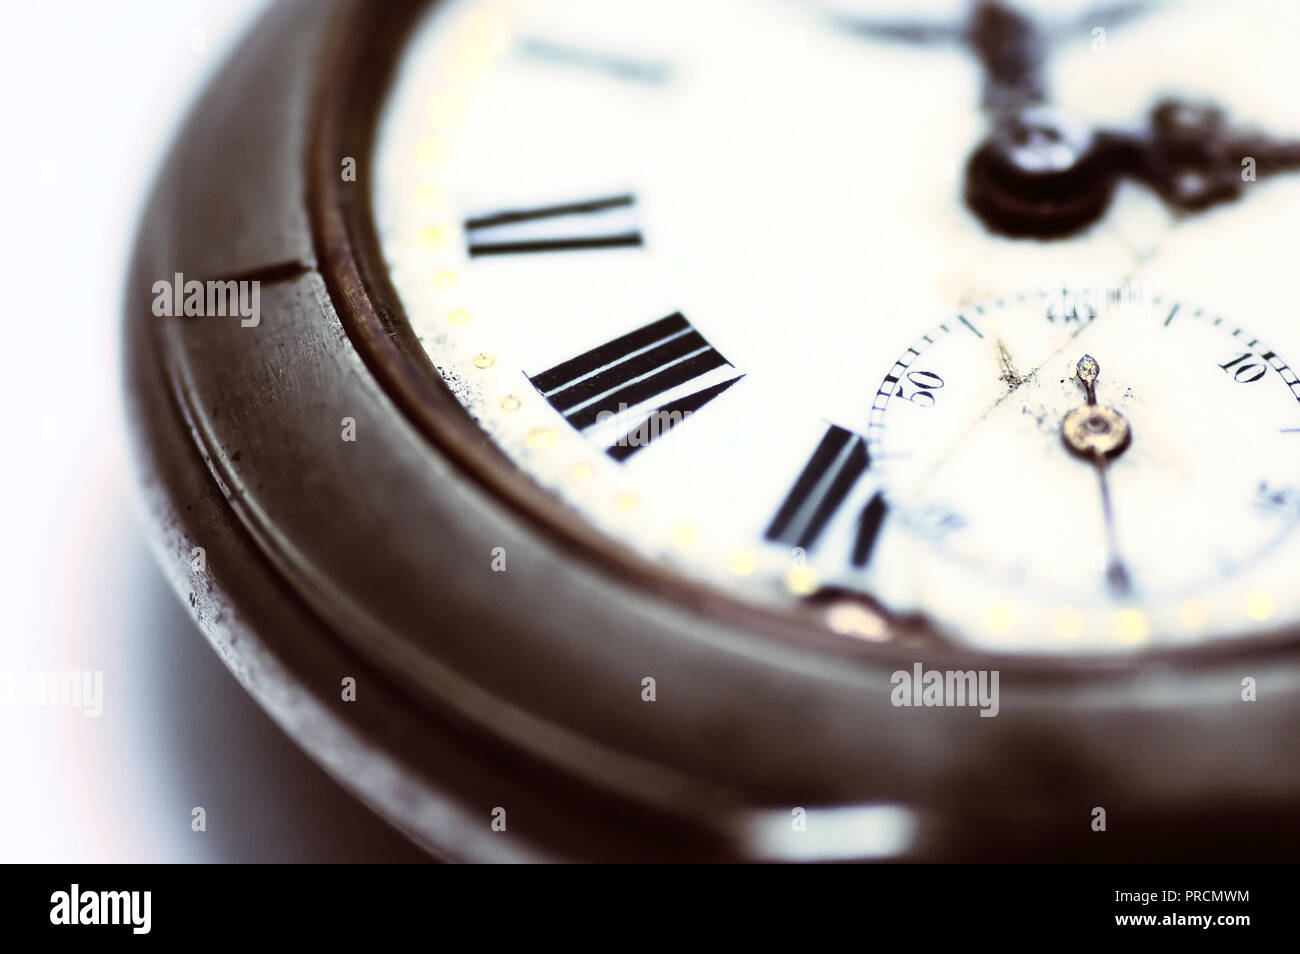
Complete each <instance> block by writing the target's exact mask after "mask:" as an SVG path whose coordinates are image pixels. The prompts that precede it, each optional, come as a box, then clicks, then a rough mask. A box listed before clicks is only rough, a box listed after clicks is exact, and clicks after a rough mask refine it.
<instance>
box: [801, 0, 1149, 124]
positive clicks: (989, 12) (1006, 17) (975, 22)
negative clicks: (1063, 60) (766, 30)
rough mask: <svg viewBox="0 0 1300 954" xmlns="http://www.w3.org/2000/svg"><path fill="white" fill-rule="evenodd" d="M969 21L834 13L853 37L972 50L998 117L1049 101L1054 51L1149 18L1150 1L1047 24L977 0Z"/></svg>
mask: <svg viewBox="0 0 1300 954" xmlns="http://www.w3.org/2000/svg"><path fill="white" fill-rule="evenodd" d="M971 6H972V11H971V14H970V16H969V17H968V18H966V19H965V20H957V21H948V22H943V21H929V22H927V21H925V20H904V19H892V18H891V19H884V18H878V17H871V16H867V15H858V14H850V13H844V12H840V11H836V12H832V13H830V14H828V15H827V16H828V19H829V20H830V22H831V23H832V24H833V25H834V26H835V27H836V28H837V29H839V30H841V31H843V32H844V33H846V34H849V35H851V36H860V37H863V38H865V39H872V40H887V41H895V42H901V43H912V44H917V45H926V46H933V45H938V44H941V43H944V44H954V45H955V44H961V45H965V46H968V47H970V49H971V50H972V51H973V52H974V53H975V55H976V57H977V58H978V59H979V61H980V64H981V65H982V66H983V67H984V93H983V104H984V107H985V108H986V109H989V110H991V111H993V112H1001V113H1005V112H1008V111H1011V110H1014V109H1017V108H1021V107H1024V106H1029V105H1036V104H1040V103H1043V102H1046V100H1047V95H1046V84H1045V82H1044V80H1043V77H1042V67H1043V63H1044V62H1045V61H1046V58H1047V51H1048V49H1049V48H1050V46H1051V45H1052V44H1053V43H1055V42H1057V41H1059V40H1064V39H1067V38H1070V37H1075V38H1079V37H1084V36H1091V32H1092V30H1093V29H1095V28H1097V27H1111V26H1115V25H1118V24H1119V23H1122V22H1123V21H1125V20H1128V19H1130V18H1132V17H1134V16H1136V15H1138V14H1141V13H1145V12H1146V11H1147V10H1148V9H1150V7H1151V6H1152V3H1151V2H1149V0H1116V2H1111V3H1098V4H1097V5H1095V6H1093V7H1091V8H1089V9H1088V10H1086V11H1084V12H1083V13H1081V14H1079V15H1078V16H1075V17H1071V18H1070V19H1068V20H1055V21H1049V22H1041V21H1039V20H1036V19H1035V18H1033V17H1032V16H1031V15H1030V14H1029V13H1028V12H1026V11H1025V10H1024V9H1023V8H1022V7H1018V6H1017V5H1015V4H1012V3H1009V2H1007V0H973V2H972V4H971Z"/></svg>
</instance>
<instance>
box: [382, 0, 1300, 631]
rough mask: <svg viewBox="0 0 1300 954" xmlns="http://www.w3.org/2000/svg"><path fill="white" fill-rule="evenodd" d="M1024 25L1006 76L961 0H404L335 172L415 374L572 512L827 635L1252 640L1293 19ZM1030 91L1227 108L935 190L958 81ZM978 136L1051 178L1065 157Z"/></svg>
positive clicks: (1155, 18) (1292, 353)
mask: <svg viewBox="0 0 1300 954" xmlns="http://www.w3.org/2000/svg"><path fill="white" fill-rule="evenodd" d="M1245 6H1249V7H1250V10H1247V9H1245ZM993 7H996V5H993ZM1032 9H1033V15H1034V16H1035V17H1036V21H1035V22H1036V24H1037V26H1036V27H1035V29H1036V30H1037V31H1038V33H1039V34H1040V35H1041V37H1042V38H1043V48H1044V49H1045V50H1046V51H1047V54H1046V56H1045V58H1044V60H1043V62H1042V64H1041V69H1040V70H1038V71H1037V72H1036V73H1035V74H1034V75H1033V77H1030V78H1029V79H1032V83H1030V85H1031V86H1032V87H1033V88H1032V89H1029V90H1028V91H1027V92H1026V90H1025V89H1020V88H1016V89H1012V90H1011V93H1010V94H1009V93H1008V88H1009V87H1007V86H1005V84H1004V85H1002V86H1000V85H999V75H1000V74H999V71H998V67H997V64H996V63H993V64H990V63H989V62H988V61H987V57H986V58H985V61H982V60H981V57H980V55H979V51H978V50H977V49H973V47H975V46H976V45H977V44H976V41H975V40H973V39H972V36H974V35H975V33H976V32H977V31H973V30H972V28H971V26H970V22H969V9H968V7H967V5H965V4H955V3H939V4H902V5H898V4H884V3H879V4H878V3H868V2H859V3H850V2H841V3H799V2H781V0H709V2H703V3H702V2H699V0H691V2H686V0H655V2H653V3H652V2H648V0H645V2H642V0H621V2H619V3H617V4H611V3H607V2H597V0H590V2H584V0H565V2H547V0H536V2H508V0H453V2H445V3H439V4H435V5H433V6H432V8H431V9H430V10H429V11H428V12H427V13H426V14H425V15H424V17H423V19H422V21H421V22H420V24H419V26H418V27H417V29H416V31H415V33H414V35H413V36H412V37H411V40H410V42H409V44H408V45H407V47H406V48H405V50H404V52H403V53H402V56H401V61H400V63H399V67H398V69H397V72H396V78H395V82H394V86H393V88H392V91H391V93H390V97H389V99H388V101H387V103H386V106H385V108H384V110H383V113H382V116H381V121H380V124H379V129H378V136H377V139H376V143H375V150H374V155H373V163H374V170H375V174H374V176H373V178H372V179H371V183H372V190H373V191H372V197H371V198H372V202H373V208H374V216H375V221H376V229H377V232H378V237H379V241H380V247H381V249H382V253H383V256H384V259H385V261H386V263H387V265H388V267H389V270H390V276H391V279H392V284H393V286H394V288H395V289H396V291H397V292H398V295H399V297H400V300H401V304H402V307H403V309H404V310H405V312H406V314H407V316H408V317H409V319H410V322H411V324H412V327H413V329H414V331H415V333H416V335H417V336H418V337H419V339H420V341H421V342H422V344H423V347H424V349H425V351H426V352H427V355H428V357H429V359H430V361H431V362H432V363H433V365H434V366H435V367H436V368H437V370H438V372H439V373H440V374H441V375H442V377H443V379H444V380H445V381H446V383H447V385H448V386H449V387H450V389H451V390H452V392H453V393H454V394H455V395H456V397H457V398H458V399H459V401H460V402H461V403H462V404H463V406H464V408H465V410H466V411H467V412H468V413H469V414H470V415H471V416H472V417H473V418H474V419H475V420H476V421H477V422H478V424H479V425H480V426H481V428H482V429H483V431H484V432H485V433H486V434H487V435H488V437H489V438H490V439H491V440H492V441H493V442H494V443H495V444H496V445H498V446H499V447H500V449H501V450H502V451H504V453H505V455H506V457H507V458H508V459H509V460H510V461H512V462H513V464H514V465H516V466H517V468H518V469H519V470H520V471H522V472H523V473H524V474H525V475H527V477H528V478H529V479H531V480H532V481H534V482H535V483H537V484H538V485H540V486H541V487H543V488H545V489H546V490H547V491H549V492H550V493H551V494H553V495H554V497H555V498H556V501H557V504H556V505H557V507H563V508H565V509H566V510H567V511H568V513H569V514H570V516H571V518H572V519H573V520H576V521H581V522H582V523H584V524H587V525H589V526H591V527H593V528H595V529H596V530H598V531H599V532H600V533H601V534H603V535H604V536H606V537H608V538H609V539H611V540H612V541H614V542H615V543H617V544H618V545H620V546H622V547H624V548H626V549H628V550H631V551H633V552H635V553H637V554H639V555H640V556H642V557H644V558H646V559H649V560H651V561H653V562H654V563H656V564H659V565H661V566H663V567H665V568H667V569H669V570H671V571H672V572H673V573H675V574H678V575H680V576H681V577H682V578H684V579H688V580H691V581H693V582H702V583H705V584H708V585H709V586H712V587H716V588H720V589H722V590H724V591H726V592H728V593H730V594H732V595H734V596H736V597H739V598H741V599H744V600H747V601H750V602H753V603H755V604H758V605H760V606H763V607H769V608H773V609H788V608H790V607H794V606H797V605H800V604H811V605H817V606H830V607H832V608H833V609H834V608H838V610H839V612H840V615H839V616H836V615H835V613H834V612H832V613H830V614H829V616H828V623H829V625H831V626H832V628H837V629H841V630H844V631H845V632H846V633H847V634H849V635H851V636H853V637H858V638H865V639H879V638H881V637H882V634H883V632H884V630H883V628H881V627H879V626H877V625H876V624H875V623H874V622H873V620H875V619H876V618H877V614H878V615H879V617H880V618H890V617H907V618H918V619H921V620H924V621H925V622H926V623H927V624H928V625H930V626H931V627H933V630H934V631H935V632H936V633H937V634H939V636H940V637H941V638H942V639H944V640H947V641H949V642H950V643H952V644H955V645H963V646H971V647H976V648H981V649H988V650H999V651H1009V652H1021V653H1041V654H1063V653H1064V654H1071V653H1081V654H1084V653H1098V652H1102V653H1117V652H1134V651H1138V650H1143V649H1147V648H1161V647H1164V648H1171V647H1173V648H1176V647H1186V646H1193V645H1200V644H1203V643H1205V644H1208V643H1220V642H1222V641H1223V640H1225V639H1246V638H1250V637H1253V636H1257V635H1261V634H1265V633H1269V632H1273V631H1277V630H1279V629H1284V628H1289V627H1293V626H1294V625H1295V624H1296V623H1297V622H1300V590H1297V588H1296V587H1295V585H1294V582H1295V579H1296V575H1297V573H1300V533H1297V532H1296V531H1297V524H1298V523H1300V379H1298V378H1297V372H1295V371H1293V370H1292V367H1293V365H1291V364H1289V363H1288V362H1290V361H1295V360H1300V330H1298V329H1300V306H1297V304H1296V295H1295V293H1294V289H1293V288H1292V282H1291V275H1292V272H1293V270H1294V264H1293V262H1294V229H1295V224H1294V223H1295V222H1296V221H1300V176H1290V175H1287V174H1285V168H1283V167H1284V166H1285V165H1286V163H1284V162H1282V161H1281V160H1278V159H1277V158H1276V155H1275V152H1276V150H1274V152H1269V151H1268V150H1269V149H1274V147H1275V146H1277V144H1278V143H1283V142H1285V141H1286V137H1289V136H1295V135H1300V119H1297V115H1296V112H1295V107H1294V104H1293V102H1292V101H1291V97H1290V95H1289V91H1292V90H1294V89H1296V88H1297V86H1298V85H1300V59H1297V58H1296V57H1295V55H1294V48H1295V35H1296V30H1297V28H1298V27H1300V21H1298V20H1297V14H1296V12H1295V8H1294V7H1293V6H1289V5H1288V4H1284V3H1278V2H1264V0H1261V2H1259V3H1257V4H1250V5H1237V6H1235V7H1234V14H1233V16H1232V17H1230V18H1225V17H1219V16H1217V15H1216V14H1217V11H1218V10H1219V9H1220V8H1219V7H1218V6H1217V5H1216V4H1213V3H1186V4H1166V5H1158V6H1155V5H1147V4H1127V5H1126V4H1119V5H1109V6H1106V7H1105V8H1104V9H1095V10H1094V9H1093V8H1092V5H1090V4H1077V3H1069V4H1061V3H1051V4H1042V5H1039V6H1036V7H1033V8H1032ZM1207 63H1213V64H1215V65H1214V68H1213V69H1209V68H1207V66H1206V64H1207ZM1022 79H1025V78H1024V77H1022ZM1029 79H1025V82H1027V83H1028V82H1029ZM1046 90H1050V102H1051V105H1052V107H1053V108H1055V109H1058V110H1060V111H1061V113H1063V114H1068V115H1069V116H1070V117H1072V120H1073V121H1074V122H1076V123H1077V124H1078V126H1079V128H1084V129H1087V130H1092V131H1097V130H1102V131H1106V135H1105V136H1102V137H1100V138H1098V139H1097V140H1096V141H1097V142H1104V143H1110V144H1113V142H1115V141H1118V140H1119V139H1121V138H1124V137H1128V138H1127V139H1124V141H1125V142H1129V141H1132V142H1144V143H1145V142H1148V140H1147V139H1143V138H1142V135H1143V133H1142V131H1143V130H1147V129H1149V128H1152V124H1155V128H1156V130H1157V134H1158V135H1166V138H1165V139H1159V138H1158V136H1157V141H1158V142H1159V143H1160V144H1162V145H1161V149H1163V151H1161V150H1157V149H1154V147H1153V149H1152V150H1149V155H1154V156H1157V157H1159V158H1161V159H1162V160H1168V159H1169V158H1170V157H1171V156H1172V157H1174V158H1175V159H1177V160H1178V161H1180V162H1181V161H1182V160H1183V158H1184V153H1181V152H1178V151H1177V150H1176V149H1174V148H1173V147H1169V148H1167V149H1165V148H1164V146H1165V145H1167V144H1168V143H1169V142H1175V145H1177V144H1178V143H1182V142H1183V140H1178V139H1177V129H1175V130H1174V132H1172V133H1170V132H1168V127H1169V125H1170V124H1174V125H1176V124H1177V122H1180V121H1184V120H1186V121H1187V122H1190V121H1191V120H1190V119H1188V118H1187V116H1186V115H1184V114H1185V112H1186V109H1190V107H1186V108H1183V107H1179V108H1178V109H1176V110H1174V111H1173V112H1169V111H1166V112H1160V111H1159V110H1157V112H1156V114H1155V118H1153V114H1152V107H1153V105H1154V104H1156V103H1158V102H1159V101H1161V99H1162V98H1163V97H1168V96H1178V97H1181V98H1182V99H1180V100H1179V102H1183V103H1186V102H1198V103H1199V102H1200V101H1201V99H1203V98H1205V97H1211V96H1212V97H1213V99H1214V101H1215V102H1216V103H1217V104H1218V107H1219V108H1220V109H1221V110H1222V112H1221V113H1219V112H1212V113H1204V112H1203V113H1198V114H1196V116H1198V117H1199V118H1200V119H1201V120H1202V122H1203V123H1207V122H1211V121H1212V122H1213V123H1214V124H1218V123H1219V122H1220V121H1221V122H1222V123H1223V124H1225V128H1226V125H1227V124H1231V125H1232V128H1234V129H1235V128H1238V127H1240V128H1242V129H1247V128H1248V129H1251V130H1256V131H1257V133H1256V134H1255V138H1254V139H1251V138H1249V137H1247V136H1246V135H1245V134H1244V133H1243V134H1242V136H1238V137H1236V138H1233V137H1232V136H1226V135H1224V136H1220V137H1219V138H1218V139H1216V140H1215V141H1216V142H1219V143H1221V144H1225V145H1222V148H1221V149H1220V150H1219V154H1216V156H1215V157H1214V162H1215V165H1214V166H1213V170H1214V176H1208V175H1207V174H1205V173H1204V168H1203V166H1193V167H1191V168H1190V171H1185V172H1178V173H1177V174H1174V172H1171V171H1170V169H1168V168H1166V166H1164V165H1159V166H1158V165H1156V164H1155V163H1154V160H1151V161H1147V160H1143V161H1142V162H1138V163H1137V164H1135V165H1134V166H1133V167H1132V168H1130V169H1127V170H1126V171H1127V172H1131V173H1133V174H1131V175H1118V174H1117V175H1115V176H1114V177H1111V178H1105V179H1104V182H1103V184H1104V188H1103V187H1102V186H1097V187H1095V188H1091V187H1090V188H1084V189H1079V190H1077V192H1076V193H1071V196H1072V198H1071V201H1070V202H1069V203H1061V204H1059V205H1058V206H1053V207H1052V208H1051V209H1050V210H1048V211H1044V209H1045V203H1044V202H1043V201H1042V195H1041V193H1036V192H1034V190H1033V188H1032V183H1031V187H1030V188H1028V190H1027V192H1026V195H1028V198H1025V195H1021V194H1017V195H1015V196H1013V197H1012V198H1006V196H1003V195H1002V194H1001V193H999V192H998V191H997V188H1000V186H997V187H996V188H995V186H987V188H985V187H983V186H981V187H979V188H978V189H977V188H976V187H975V186H972V184H971V183H972V181H976V180H974V179H972V176H973V175H974V173H972V171H971V169H974V168H976V167H975V166H971V167H969V168H968V157H969V156H970V155H971V154H972V149H973V148H974V147H975V146H976V145H977V144H979V143H980V142H981V141H983V140H985V137H986V136H987V135H989V132H988V130H989V128H990V124H991V123H992V122H994V121H995V120H996V119H997V118H998V117H999V116H1000V115H1003V116H1004V115H1005V111H1004V113H999V106H1000V105H1005V104H1002V103H1001V102H1000V100H999V97H1000V96H1001V97H1004V98H1005V97H1006V96H1008V95H1012V94H1014V95H1022V96H1023V97H1024V98H1025V100H1026V102H1028V103H1030V104H1032V105H1040V104H1041V103H1043V102H1044V101H1045V100H1047V99H1048V96H1047V94H1046V93H1045V92H1044V91H1046ZM1022 105H1023V104H1022ZM1179 110H1182V111H1181V112H1180V111H1179ZM1020 115H1021V116H1022V117H1023V116H1024V115H1026V114H1024V113H1022V114H1020ZM1207 116H1208V117H1209V119H1207V118H1206V117H1207ZM1161 117H1163V119H1161ZM1193 118H1195V117H1193ZM1161 122H1164V123H1165V125H1163V126H1161V125H1160V123H1161ZM1218 128H1219V127H1218V125H1215V130H1216V131H1217V130H1218ZM1017 135H1018V136H1019V138H1016V137H1014V136H1013V137H1012V138H1011V139H1010V140H1009V142H1010V145H1009V146H1008V145H1006V142H1007V141H1004V143H1003V145H1004V146H1005V150H1004V152H1005V154H1006V155H1010V156H1011V157H1012V161H1014V162H1016V163H1017V165H1016V166H1015V168H1016V169H1017V171H1018V172H1019V173H1021V174H1023V176H1024V177H1026V178H1029V179H1034V181H1035V182H1037V181H1040V180H1041V181H1046V180H1047V179H1051V181H1052V183H1053V188H1054V189H1057V187H1058V186H1059V181H1058V180H1060V179H1061V175H1063V173H1062V170H1065V171H1067V172H1069V174H1070V175H1076V174H1078V175H1082V172H1079V170H1080V169H1086V163H1080V162H1076V160H1077V159H1078V157H1079V155H1080V154H1081V153H1080V152H1079V151H1077V150H1079V149H1082V148H1083V147H1080V146H1078V145H1077V144H1078V142H1079V141H1085V142H1090V143H1092V145H1089V146H1088V147H1087V148H1088V149H1089V150H1093V151H1096V150H1099V149H1101V148H1102V147H1101V146H1097V145H1096V143H1095V142H1093V140H1092V139H1090V138H1089V136H1091V135H1093V134H1092V133H1090V134H1088V135H1086V136H1085V137H1084V139H1083V140H1075V139H1071V138H1070V137H1068V136H1065V135H1063V134H1061V133H1060V131H1059V130H1052V131H1051V132H1050V135H1047V134H1042V133H1041V130H1039V131H1038V132H1034V131H1033V130H1030V132H1029V133H1028V134H1024V133H1023V131H1022V133H1020V134H1017ZM1216 135H1217V132H1216ZM1199 141H1201V140H1198V142H1199ZM1256 146H1258V148H1255V147H1256ZM1106 148H1110V147H1109V146H1107V147H1106ZM1143 148H1146V147H1143ZM1248 148H1249V149H1250V151H1249V152H1247V151H1246V150H1247V149H1248ZM1277 148H1279V149H1280V148H1282V147H1281V146H1277ZM1016 150H1020V152H1017V151H1016ZM1026 150H1027V153H1026ZM1139 151H1140V150H1139ZM1284 151H1285V150H1284V149H1283V152H1284ZM1088 154H1089V155H1091V154H1092V152H1089V153H1088ZM1098 154H1100V153H1098ZM1118 154H1119V153H1118V152H1117V153H1116V155H1118ZM1277 154H1278V155H1280V154H1281V153H1277ZM1142 155H1143V156H1148V152H1144V153H1142ZM1117 161H1118V160H1117ZM1225 169H1226V170H1228V172H1226V173H1225ZM1274 172H1277V173H1279V174H1276V175H1274V174H1272V173H1274ZM1225 176H1226V178H1225ZM1034 177H1037V178H1036V179H1035V178H1034ZM1052 177H1055V178H1052ZM1112 179H1113V181H1112ZM1210 179H1213V180H1214V181H1213V182H1210V181H1209V180H1210ZM1001 181H1002V180H998V182H999V183H1000V182H1001ZM1099 181H1102V180H1099ZM1211 186H1213V188H1211ZM973 189H975V191H976V192H978V194H975V195H973V194H972V190H973ZM981 190H982V191H981ZM1055 194H1056V193H1055V192H1054V193H1053V195H1055ZM990 196H992V198H990ZM1049 212H1050V214H1049ZM1027 223H1028V224H1027ZM1031 231H1032V232H1034V233H1035V234H1034V235H1033V236H1027V235H1026V234H1025V233H1026V232H1031ZM1044 232H1050V233H1051V234H1047V235H1044V234H1042V233H1044ZM846 607H851V608H854V610H855V611H854V612H850V611H846V610H845V608H846ZM846 638H848V637H847V636H846Z"/></svg>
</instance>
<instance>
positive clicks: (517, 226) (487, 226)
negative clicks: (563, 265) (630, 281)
mask: <svg viewBox="0 0 1300 954" xmlns="http://www.w3.org/2000/svg"><path fill="white" fill-rule="evenodd" d="M635 204H636V199H635V197H633V196H631V195H615V196H609V197H607V198H603V199H587V200H585V201H581V202H570V203H567V204H564V205H548V206H542V207H540V208H536V209H511V210H507V211H503V212H493V213H492V214H490V215H481V216H477V217H475V218H471V219H466V220H465V237H466V241H467V243H468V246H469V255H470V257H471V258H478V257H481V256H484V255H521V254H525V253H529V252H572V251H580V250H588V249H600V248H629V247H636V246H640V245H643V244H645V243H644V240H643V239H642V237H641V230H640V229H639V228H638V227H637V224H636V216H635V210H634V206H635Z"/></svg>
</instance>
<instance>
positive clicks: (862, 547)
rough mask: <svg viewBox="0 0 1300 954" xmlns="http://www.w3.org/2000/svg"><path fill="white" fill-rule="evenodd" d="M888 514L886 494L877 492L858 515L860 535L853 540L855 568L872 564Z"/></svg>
mask: <svg viewBox="0 0 1300 954" xmlns="http://www.w3.org/2000/svg"><path fill="white" fill-rule="evenodd" d="M888 512H889V504H887V503H885V496H884V494H882V493H881V492H880V491H876V493H875V494H873V495H872V497H871V499H870V500H868V501H867V505H866V506H865V507H863V508H862V513H861V514H859V515H858V535H857V536H856V537H855V538H854V540H853V556H852V557H851V559H852V561H853V565H854V566H857V567H863V566H866V565H867V564H868V563H869V562H871V553H872V551H873V550H875V548H876V539H877V538H878V537H879V536H880V527H881V525H882V524H883V523H884V522H885V515H886V514H887V513H888Z"/></svg>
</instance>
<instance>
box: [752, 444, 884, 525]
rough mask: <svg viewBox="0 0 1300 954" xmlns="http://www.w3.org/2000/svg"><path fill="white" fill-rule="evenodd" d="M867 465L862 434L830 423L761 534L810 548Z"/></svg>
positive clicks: (869, 464) (867, 457) (866, 454)
mask: <svg viewBox="0 0 1300 954" xmlns="http://www.w3.org/2000/svg"><path fill="white" fill-rule="evenodd" d="M870 466H871V457H870V455H869V454H868V452H867V442H866V441H865V440H864V439H863V438H862V436H861V435H859V434H855V433H853V432H852V431H849V430H845V429H844V428H842V427H839V426H838V425H835V424H832V425H831V426H830V427H829V428H828V429H827V431H826V435H825V436H824V437H823V438H822V439H821V443H819V444H818V445H817V449H816V450H814V451H813V453H812V456H811V457H810V458H808V463H807V464H805V465H804V469H803V471H802V472H801V473H800V474H799V478H798V479H797V480H796V481H795V482H794V486H793V487H792V488H791V489H790V493H788V494H787V495H786V498H785V500H784V501H783V502H782V503H781V507H780V509H778V510H777V512H776V516H774V517H773V518H772V522H771V523H770V524H769V525H768V528H767V532H766V533H765V534H764V535H763V536H764V537H765V538H766V539H768V540H771V541H773V542H776V543H784V544H786V545H787V546H794V547H802V548H803V549H805V550H806V549H811V548H812V547H813V546H814V545H815V544H816V543H817V538H818V537H820V536H821V533H822V530H823V529H825V527H826V524H827V523H828V522H829V521H830V519H831V517H833V516H834V515H835V511H836V510H838V509H839V508H840V506H841V505H842V504H843V503H844V498H845V497H847V496H848V495H849V491H850V490H852V489H853V485H854V484H856V483H857V482H858V479H859V478H860V477H861V476H862V475H863V474H865V473H866V472H867V468H868V467H870Z"/></svg>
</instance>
